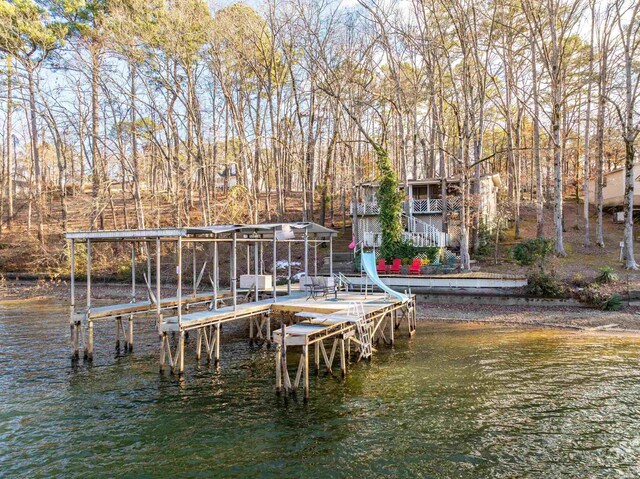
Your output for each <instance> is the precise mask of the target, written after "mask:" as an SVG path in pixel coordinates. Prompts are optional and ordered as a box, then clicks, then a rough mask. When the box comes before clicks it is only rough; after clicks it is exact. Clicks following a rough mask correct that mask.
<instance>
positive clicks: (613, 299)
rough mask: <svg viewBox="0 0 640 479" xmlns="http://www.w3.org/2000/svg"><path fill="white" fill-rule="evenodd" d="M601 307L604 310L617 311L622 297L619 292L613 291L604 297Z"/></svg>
mask: <svg viewBox="0 0 640 479" xmlns="http://www.w3.org/2000/svg"><path fill="white" fill-rule="evenodd" d="M601 308H602V309H603V310H604V311H619V310H620V308H622V298H621V297H620V295H619V294H617V293H614V294H612V295H611V296H609V297H606V298H605V299H604V301H603V302H602V304H601Z"/></svg>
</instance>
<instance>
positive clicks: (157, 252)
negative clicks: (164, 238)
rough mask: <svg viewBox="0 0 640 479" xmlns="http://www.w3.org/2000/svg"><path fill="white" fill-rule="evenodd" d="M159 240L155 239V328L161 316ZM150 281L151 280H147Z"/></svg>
mask: <svg viewBox="0 0 640 479" xmlns="http://www.w3.org/2000/svg"><path fill="white" fill-rule="evenodd" d="M160 246H161V245H160V238H159V237H158V238H156V322H157V323H158V324H157V326H160V320H161V319H162V315H161V312H160V303H161V298H160V249H161V248H160ZM149 281H151V279H149Z"/></svg>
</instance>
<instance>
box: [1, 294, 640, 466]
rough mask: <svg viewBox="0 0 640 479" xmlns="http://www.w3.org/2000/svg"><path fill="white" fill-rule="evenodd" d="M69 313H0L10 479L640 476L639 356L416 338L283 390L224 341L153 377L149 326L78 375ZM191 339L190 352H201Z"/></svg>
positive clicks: (498, 333)
mask: <svg viewBox="0 0 640 479" xmlns="http://www.w3.org/2000/svg"><path fill="white" fill-rule="evenodd" d="M67 326H68V325H67V316H66V308H61V307H58V306H56V305H55V304H54V303H49V302H38V303H34V304H29V305H24V304H17V305H5V307H4V308H2V309H0V331H1V332H3V333H4V334H3V345H2V347H1V348H0V371H1V372H0V451H2V454H0V470H1V471H3V472H2V475H4V476H20V477H24V476H55V475H60V476H62V475H64V477H79V476H83V477H84V476H87V475H90V476H96V477H113V476H141V475H145V476H174V475H178V474H180V473H181V472H184V471H190V472H191V473H192V475H199V474H200V475H206V476H220V477H229V476H231V477H233V476H235V477H247V476H249V477H251V476H265V477H271V476H273V477H276V476H277V477H282V476H285V477H303V476H304V477H314V478H316V477H377V476H382V475H389V476H396V477H442V478H448V477H462V478H466V477H469V478H471V477H473V478H477V477H505V478H506V477H509V478H512V477H545V478H546V477H565V476H567V477H633V476H637V475H638V474H640V466H639V464H638V457H640V436H639V435H638V433H637V431H638V430H640V403H639V401H638V398H640V374H639V373H638V371H639V368H638V367H639V366H640V354H639V353H640V342H638V340H635V339H624V338H612V337H604V338H595V337H582V336H579V335H576V334H573V333H566V332H558V331H549V330H515V329H510V328H504V327H487V326H481V327H480V326H470V325H433V324H429V325H427V324H419V330H418V335H417V336H416V337H415V338H414V339H413V340H412V341H411V342H408V341H407V340H406V339H405V338H402V339H400V341H399V342H398V344H397V346H396V347H395V348H394V349H393V350H390V349H388V348H385V347H381V348H380V353H379V354H378V355H377V356H376V358H375V360H374V361H373V362H372V363H370V364H369V363H363V364H358V365H355V366H352V367H351V368H350V372H349V377H348V378H347V380H346V381H343V380H341V378H340V377H339V375H338V376H336V377H327V376H325V375H320V377H317V378H316V377H315V376H312V377H311V401H310V402H309V403H308V404H306V405H305V404H304V403H303V401H302V400H301V399H300V398H298V399H295V398H287V399H286V400H285V399H284V398H282V397H280V398H278V397H276V396H275V394H274V393H273V374H274V372H273V351H267V350H265V349H256V348H251V347H250V346H249V345H248V344H247V342H246V341H243V340H240V339H239V337H238V336H237V335H236V336H234V335H232V334H231V331H229V330H225V333H224V334H223V344H222V362H221V367H220V368H219V369H216V368H215V366H213V365H211V364H207V363H206V361H203V362H201V363H200V364H199V365H198V363H197V361H196V360H195V353H194V348H193V344H192V342H190V343H189V346H188V348H187V351H188V352H187V357H186V361H185V364H186V366H187V370H186V375H185V381H184V382H182V383H181V382H179V381H177V380H176V379H175V377H173V376H170V375H169V374H158V339H157V335H156V334H155V331H154V328H153V322H152V321H149V322H148V323H137V324H136V331H135V334H136V336H135V352H134V354H120V355H118V356H117V357H114V351H113V345H114V343H115V328H114V327H113V325H106V324H99V325H98V326H97V327H96V351H95V360H94V362H93V364H90V363H85V362H83V361H80V362H79V363H78V364H77V366H76V368H75V369H74V368H71V367H70V366H69V361H68V357H69V344H68V339H67V333H68V328H67ZM190 341H191V340H190Z"/></svg>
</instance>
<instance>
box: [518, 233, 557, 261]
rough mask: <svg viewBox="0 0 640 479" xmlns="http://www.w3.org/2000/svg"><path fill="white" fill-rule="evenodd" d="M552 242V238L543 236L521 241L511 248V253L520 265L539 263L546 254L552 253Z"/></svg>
mask: <svg viewBox="0 0 640 479" xmlns="http://www.w3.org/2000/svg"><path fill="white" fill-rule="evenodd" d="M553 244H554V243H553V241H552V240H548V239H544V238H536V239H532V240H526V241H521V242H520V243H518V244H517V245H515V246H514V247H513V248H512V250H511V254H512V256H513V258H514V259H515V260H516V261H517V262H518V263H519V264H520V265H522V266H530V265H532V264H536V263H538V264H541V263H542V262H544V260H545V258H546V257H547V256H549V255H550V254H551V253H553Z"/></svg>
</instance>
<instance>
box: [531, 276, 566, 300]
mask: <svg viewBox="0 0 640 479" xmlns="http://www.w3.org/2000/svg"><path fill="white" fill-rule="evenodd" d="M526 291H527V293H529V294H531V295H533V296H552V297H555V296H561V295H562V293H563V289H562V285H561V284H560V282H559V281H558V279H557V278H556V275H555V274H554V273H547V272H545V271H542V270H539V271H530V272H529V274H528V275H527V289H526Z"/></svg>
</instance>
